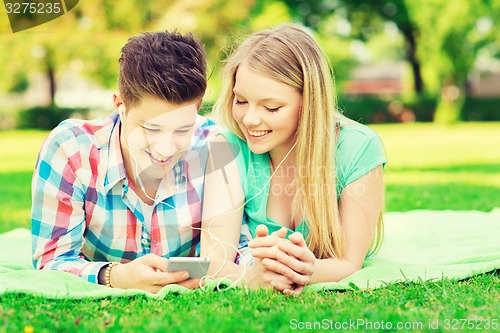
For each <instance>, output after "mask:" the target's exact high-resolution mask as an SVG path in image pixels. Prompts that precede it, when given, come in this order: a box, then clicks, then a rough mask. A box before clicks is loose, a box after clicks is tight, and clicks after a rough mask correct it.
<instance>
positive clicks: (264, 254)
mask: <svg viewBox="0 0 500 333" xmlns="http://www.w3.org/2000/svg"><path fill="white" fill-rule="evenodd" d="M383 196H384V184H383V171H382V166H378V167H376V168H375V169H373V170H371V171H370V172H369V173H367V174H366V175H364V176H363V177H361V178H359V179H358V180H356V181H354V182H352V183H351V184H349V185H348V186H346V187H345V188H344V190H343V191H342V195H341V197H340V206H339V214H340V221H341V224H342V227H343V230H344V237H345V248H344V255H343V256H342V258H340V259H337V258H328V259H313V260H312V259H311V255H312V253H311V252H310V251H309V249H308V248H307V246H306V245H305V242H303V241H302V240H301V237H299V236H294V235H295V234H294V235H292V236H294V237H292V236H290V241H287V240H284V239H279V238H276V237H271V236H268V237H264V238H257V239H254V240H253V241H252V242H251V244H250V246H251V247H252V248H255V249H256V252H255V253H254V256H256V257H259V258H267V259H266V260H264V266H265V267H266V268H267V269H269V270H272V271H274V272H277V273H280V274H282V275H284V276H286V277H287V278H289V279H290V280H291V281H293V282H294V283H296V284H298V285H302V284H303V282H304V281H308V282H307V283H310V284H313V283H319V282H333V281H340V280H342V279H344V278H346V277H347V276H349V275H351V274H353V273H354V272H356V271H357V270H359V269H360V268H361V266H362V264H363V261H364V259H365V257H366V254H367V252H368V250H369V247H370V244H371V242H372V239H373V236H374V233H375V228H376V225H377V222H378V219H379V216H380V213H381V211H382V206H383ZM276 244H277V245H278V246H277V249H278V251H276V247H274V248H273V246H274V245H276ZM273 258H276V260H273ZM310 272H312V275H311V276H309V275H310Z"/></svg>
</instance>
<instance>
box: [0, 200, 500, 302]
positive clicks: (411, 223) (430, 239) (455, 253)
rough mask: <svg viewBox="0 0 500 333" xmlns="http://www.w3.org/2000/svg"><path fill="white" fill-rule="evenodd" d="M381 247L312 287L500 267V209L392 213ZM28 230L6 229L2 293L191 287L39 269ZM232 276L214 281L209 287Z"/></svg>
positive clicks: (366, 285) (0, 257) (457, 275)
mask: <svg viewBox="0 0 500 333" xmlns="http://www.w3.org/2000/svg"><path fill="white" fill-rule="evenodd" d="M384 222H385V227H384V230H385V236H384V243H383V245H382V247H381V249H380V251H379V252H378V253H377V254H376V255H375V256H373V257H371V258H368V259H367V260H366V261H365V263H364V265H363V268H362V269H361V270H359V271H358V272H356V273H354V274H353V275H351V276H349V277H347V278H345V279H343V280H341V281H339V282H329V283H319V284H314V285H310V286H307V287H306V289H307V290H310V291H320V290H331V291H335V290H352V289H375V288H380V287H383V286H385V285H387V284H390V283H397V282H410V281H433V280H440V279H443V278H446V279H459V280H460V279H465V278H468V277H471V276H474V275H477V274H483V273H486V272H491V271H494V270H497V269H500V241H499V239H500V208H496V209H494V210H493V211H491V212H480V211H431V210H417V211H410V212H401V213H400V212H389V213H386V215H385V220H384ZM30 237H31V236H30V231H29V230H27V229H15V230H12V231H9V232H6V233H3V234H0V294H3V293H26V294H31V295H37V296H42V297H47V298H65V299H79V298H102V297H108V296H133V295H146V296H148V297H155V298H164V297H165V296H166V295H167V294H169V293H185V292H189V290H188V289H186V288H184V287H181V286H178V285H169V286H165V287H164V288H163V289H162V290H161V291H160V292H159V293H157V294H154V295H153V294H151V293H148V292H145V291H141V290H134V289H130V290H121V289H113V288H107V287H105V286H101V285H96V284H91V283H88V282H86V281H84V280H83V279H81V278H79V277H77V276H74V275H72V274H69V273H64V272H57V271H37V270H34V269H33V266H32V263H31V239H30ZM229 285H230V281H209V282H208V283H207V285H206V288H205V290H218V289H219V288H218V287H220V286H222V287H227V286H229Z"/></svg>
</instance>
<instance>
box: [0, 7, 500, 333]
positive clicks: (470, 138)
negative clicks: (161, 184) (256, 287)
mask: <svg viewBox="0 0 500 333" xmlns="http://www.w3.org/2000/svg"><path fill="white" fill-rule="evenodd" d="M284 22H297V23H300V24H303V25H305V26H306V27H307V28H308V29H310V32H311V33H312V34H313V35H314V36H315V38H316V39H317V40H318V42H319V43H320V44H321V46H322V47H323V48H324V50H325V51H326V53H327V55H328V56H329V58H330V62H331V64H332V67H333V69H334V73H335V80H336V85H337V89H338V97H339V98H338V105H339V108H340V109H341V110H342V111H343V112H344V113H345V114H346V115H347V116H348V117H350V118H352V119H354V120H357V121H360V122H361V123H364V124H368V125H369V126H370V127H372V128H373V129H375V130H376V131H377V133H379V135H380V136H381V138H382V140H383V142H384V146H385V149H386V153H387V156H388V160H389V163H388V165H387V167H386V206H387V211H388V212H407V211H412V210H421V209H433V210H447V209H453V210H479V211H483V212H489V211H491V210H492V209H494V208H495V207H499V206H500V149H499V147H500V122H499V121H500V0H491V1H479V0H470V1H467V0H457V1H446V0H421V1H418V0H394V1H383V0H373V1H345V0H322V1H315V0H310V1H301V0H281V1H278V0H268V1H262V0H241V1H234V0H233V1H231V0H191V1H183V0H169V1H163V0H142V1H139V0H120V1H110V0H101V1H80V2H79V3H78V4H77V5H76V6H75V7H74V8H73V9H72V10H71V11H69V12H68V13H67V14H65V15H63V16H61V17H59V18H57V19H55V20H53V21H50V22H48V23H45V24H43V25H40V26H37V27H34V28H31V29H28V30H24V31H21V32H17V33H13V32H12V30H11V27H10V25H9V20H8V17H7V14H6V11H4V10H3V8H1V7H0V77H1V78H2V79H1V80H0V102H1V103H0V232H7V231H10V230H13V229H15V228H20V227H21V228H29V223H30V222H29V214H30V208H31V194H30V181H31V173H32V171H33V166H34V163H35V160H36V155H37V152H38V150H39V148H40V146H41V144H42V142H43V140H44V138H45V137H46V136H47V134H48V130H49V129H51V128H53V127H54V126H56V125H57V123H58V122H60V121H61V120H63V119H65V118H68V117H78V118H95V117H100V116H106V115H107V114H109V113H110V112H111V111H112V108H113V106H112V98H111V96H112V93H113V91H114V90H115V89H116V88H117V74H118V61H117V59H118V57H119V54H120V48H121V47H122V46H123V44H124V43H125V42H126V41H127V39H128V38H129V37H130V36H132V35H136V34H138V33H140V32H142V31H150V30H164V29H168V30H172V29H178V30H179V31H181V32H187V31H191V32H194V33H195V34H196V35H198V36H199V37H200V39H201V40H202V42H203V44H204V46H205V47H206V50H207V57H208V68H209V74H210V75H209V89H208V91H207V94H206V96H205V99H204V102H205V103H204V106H203V109H202V112H203V113H206V112H210V108H211V106H212V104H213V102H214V101H215V99H216V97H217V93H218V91H219V88H220V81H219V77H218V72H219V70H220V68H221V61H223V60H224V59H225V57H226V56H227V52H228V51H229V50H230V49H231V46H232V45H234V43H236V42H237V41H238V40H241V39H242V38H244V36H246V35H248V34H250V33H252V32H253V31H256V30H259V29H263V28H267V27H271V26H275V25H277V24H279V23H284ZM214 309H217V313H218V315H214ZM498 313H500V278H499V275H498V272H497V273H496V274H495V273H494V274H485V275H480V276H477V277H473V278H471V279H467V280H465V281H456V280H448V279H443V280H440V281H434V282H427V281H417V282H415V281H413V282H405V281H402V282H401V283H398V284H392V285H388V286H387V287H385V288H381V289H377V290H355V291H350V292H345V293H331V292H329V293H305V294H303V295H302V296H301V297H299V298H289V297H286V296H283V295H279V294H276V293H270V292H268V291H259V292H250V293H248V294H245V293H244V292H243V291H241V290H232V291H227V292H221V293H209V294H203V293H201V292H200V293H198V292H194V293H191V294H184V295H168V297H166V298H165V299H164V300H151V299H149V298H147V297H141V296H137V297H132V298H105V299H102V300H79V301H71V300H67V301H61V300H50V299H46V298H43V297H38V296H32V295H23V294H18V293H11V294H9V293H6V294H2V295H0V332H11V331H23V330H24V331H25V332H32V331H48V332H52V331H74V330H79V331H92V332H95V331H135V330H141V331H144V330H146V331H155V332H160V331H161V332H163V331H166V330H168V331H172V332H177V331H179V332H181V331H188V330H189V331H194V330H203V331H207V332H220V331H228V332H257V331H269V332H285V331H288V330H290V325H289V322H290V320H291V319H298V320H303V321H315V320H322V319H324V318H330V319H335V320H338V321H348V320H351V319H353V320H356V319H361V318H363V319H365V320H370V321H372V322H380V321H381V320H384V321H389V322H394V323H395V322H398V321H405V322H423V323H428V322H429V321H433V320H436V319H439V320H441V322H442V321H443V320H445V319H451V318H455V319H461V318H479V319H486V318H490V319H495V318H498ZM193 315H196V316H199V318H200V320H193ZM365 331H371V330H365ZM373 331H384V330H383V329H374V330H373ZM385 331H391V330H385ZM408 331H429V328H428V326H427V329H426V326H424V327H423V329H415V330H408ZM432 331H444V330H443V327H441V329H438V330H432Z"/></svg>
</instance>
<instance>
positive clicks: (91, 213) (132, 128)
mask: <svg viewBox="0 0 500 333" xmlns="http://www.w3.org/2000/svg"><path fill="white" fill-rule="evenodd" d="M119 63H120V74H119V92H118V93H115V94H114V95H113V101H114V106H115V109H116V110H117V112H113V113H112V114H111V115H110V116H109V117H108V118H106V119H100V120H93V121H80V120H67V121H64V122H62V123H61V124H60V125H59V126H58V127H56V128H55V129H54V130H53V131H52V132H51V133H50V135H49V137H48V138H47V139H46V141H45V143H44V145H43V147H42V149H41V151H40V154H39V157H38V161H37V164H36V168H35V172H34V175H33V183H32V191H33V208H32V214H31V224H32V246H33V262H34V266H35V267H36V268H37V269H52V270H59V271H65V272H70V273H73V274H76V275H78V276H81V277H82V278H84V279H86V280H88V281H89V282H94V283H100V284H104V285H107V286H111V287H117V288H124V289H127V288H137V289H143V290H146V291H149V292H153V293H155V292H157V291H158V290H160V289H161V288H162V287H163V286H165V285H167V284H170V283H177V284H181V285H183V286H186V287H189V288H194V287H196V286H197V284H198V280H195V279H189V276H188V274H187V273H186V272H175V273H169V272H167V271H166V266H167V263H168V259H166V258H169V257H171V256H196V255H199V243H200V226H201V219H202V217H201V211H202V198H203V181H204V172H205V167H206V165H207V151H206V149H204V147H206V144H207V140H208V138H209V137H210V136H213V135H214V134H215V127H213V126H212V125H213V123H212V122H211V121H209V120H207V119H205V118H203V117H201V116H199V115H198V114H197V111H198V109H199V107H200V105H201V99H202V97H203V95H204V93H205V89H206V62H205V57H204V51H203V47H202V45H201V44H200V42H199V41H198V40H197V39H196V38H195V37H193V36H192V35H191V34H186V35H181V34H179V33H177V32H173V33H169V32H154V33H144V34H141V35H138V36H135V37H132V38H130V39H129V41H128V42H127V44H126V45H125V46H124V47H123V48H122V55H121V58H120V60H119ZM120 263H121V264H120Z"/></svg>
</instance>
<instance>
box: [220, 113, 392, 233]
mask: <svg viewBox="0 0 500 333" xmlns="http://www.w3.org/2000/svg"><path fill="white" fill-rule="evenodd" d="M222 135H224V137H225V138H226V140H227V141H228V142H229V143H231V144H234V145H236V147H234V148H233V151H234V152H237V156H236V161H237V164H238V169H239V172H240V178H241V186H242V188H243V192H244V194H245V201H247V200H249V199H250V198H252V197H255V198H253V199H251V200H250V201H248V202H247V203H246V205H245V208H244V215H245V216H244V221H246V223H247V224H248V229H249V231H250V234H251V237H252V238H253V237H255V229H256V228H257V226H258V225H259V224H266V225H267V227H268V229H269V233H272V232H274V231H276V230H279V229H280V228H282V227H283V226H282V225H281V224H279V223H277V222H275V221H273V220H271V219H269V218H268V217H267V216H266V211H267V209H266V208H267V200H268V196H269V189H270V182H268V180H269V178H270V176H271V166H270V157H269V153H264V154H255V153H253V152H252V151H251V150H250V149H249V148H248V145H247V143H246V142H245V141H243V140H241V139H240V138H239V137H238V136H237V135H236V134H234V133H232V132H231V131H229V130H227V129H225V130H223V131H222ZM385 163H386V158H385V155H384V149H383V146H382V142H381V141H380V138H379V137H378V135H377V134H376V133H375V132H374V131H373V130H372V129H370V128H368V127H366V126H364V125H362V124H360V123H357V122H355V121H352V120H346V119H343V120H341V122H340V134H339V137H338V139H337V150H336V152H335V167H336V172H337V198H340V195H341V193H342V190H343V189H344V188H345V187H346V186H347V185H349V184H350V183H352V182H354V181H355V180H357V179H359V178H361V177H362V176H364V175H365V174H367V173H368V172H370V171H371V170H372V169H374V168H375V167H377V166H379V165H383V166H385ZM263 188H264V189H263ZM262 189H263V190H262ZM261 190H262V191H261ZM259 191H260V193H259ZM295 231H299V232H301V233H302V234H303V235H304V237H305V238H306V237H307V235H308V234H309V230H308V228H307V224H306V223H305V222H304V221H303V222H302V223H300V224H299V226H297V228H296V230H295ZM292 232H293V231H292V230H290V229H289V230H288V235H290V234H291V233H292Z"/></svg>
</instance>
